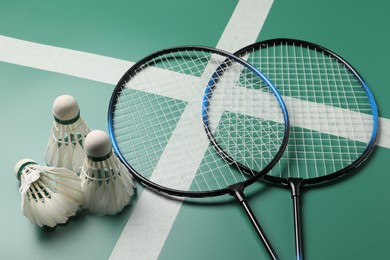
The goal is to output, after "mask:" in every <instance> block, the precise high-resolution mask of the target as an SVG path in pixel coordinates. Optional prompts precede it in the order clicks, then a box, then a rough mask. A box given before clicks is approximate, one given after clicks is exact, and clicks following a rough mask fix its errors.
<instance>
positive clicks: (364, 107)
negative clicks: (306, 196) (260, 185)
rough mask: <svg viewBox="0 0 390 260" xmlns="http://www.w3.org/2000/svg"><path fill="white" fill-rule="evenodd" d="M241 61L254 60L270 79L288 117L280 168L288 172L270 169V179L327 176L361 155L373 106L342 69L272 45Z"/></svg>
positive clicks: (309, 52) (303, 50) (319, 55)
mask: <svg viewBox="0 0 390 260" xmlns="http://www.w3.org/2000/svg"><path fill="white" fill-rule="evenodd" d="M249 52H251V51H249ZM245 55H249V56H256V57H258V58H257V59H256V60H254V59H252V60H254V61H255V63H254V65H255V66H256V67H258V68H259V69H260V70H261V71H263V72H264V74H265V75H268V76H270V77H271V80H272V81H274V83H275V85H276V87H277V89H278V90H279V91H280V93H281V94H282V96H283V99H284V101H285V103H286V106H287V109H288V111H289V116H290V122H291V126H292V127H291V133H290V141H289V145H288V148H287V151H286V153H285V154H284V156H283V157H282V159H281V160H280V162H279V164H283V165H287V167H286V168H287V169H283V168H284V167H282V166H281V165H280V166H279V167H274V169H273V170H272V171H271V175H274V176H285V177H303V178H313V177H318V176H324V175H328V174H331V173H333V172H335V171H337V170H340V169H342V168H344V167H346V166H347V165H349V164H350V163H352V162H353V161H355V160H356V159H357V158H358V157H359V156H360V155H361V154H362V153H363V152H364V151H365V148H366V147H367V144H368V142H369V141H370V138H371V133H372V130H373V119H372V114H371V113H372V111H371V106H370V103H369V100H368V97H367V95H366V93H365V91H364V90H363V88H362V86H361V85H360V83H359V81H358V80H357V79H356V78H354V76H353V74H352V73H351V72H350V71H349V70H348V69H347V68H346V66H344V64H342V63H340V62H339V61H338V60H336V59H335V58H333V57H331V56H329V55H327V54H325V53H324V52H321V51H318V50H314V49H311V48H308V47H306V46H302V45H300V44H299V46H298V45H290V44H288V43H280V45H278V44H275V43H274V44H272V45H269V46H263V47H259V48H258V49H256V50H252V52H251V53H248V52H247V53H245ZM284 61H285V63H284ZM282 171H283V172H282Z"/></svg>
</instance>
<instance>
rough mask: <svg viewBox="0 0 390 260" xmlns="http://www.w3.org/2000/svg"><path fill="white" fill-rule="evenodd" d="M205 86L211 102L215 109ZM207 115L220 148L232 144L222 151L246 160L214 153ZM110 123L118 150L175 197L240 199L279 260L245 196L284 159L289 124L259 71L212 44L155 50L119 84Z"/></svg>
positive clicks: (141, 175)
mask: <svg viewBox="0 0 390 260" xmlns="http://www.w3.org/2000/svg"><path fill="white" fill-rule="evenodd" d="M205 89H208V91H209V93H208V96H210V97H212V99H210V100H209V101H210V102H209V103H208V104H206V103H205V102H204V97H205ZM211 92H212V93H213V94H212V95H210V94H211ZM206 107H207V111H205V108H206ZM202 111H203V113H202ZM206 118H208V119H209V121H208V122H209V126H208V128H210V127H211V128H212V129H211V130H210V133H211V132H212V133H213V134H214V135H215V136H218V137H220V138H221V139H220V140H219V142H220V145H222V144H228V143H229V150H227V149H226V147H224V149H223V151H228V152H231V153H233V152H234V153H236V155H238V154H241V155H240V156H237V157H235V155H233V154H231V157H230V158H231V159H230V160H226V158H227V157H226V156H221V154H223V153H220V151H219V150H216V149H214V147H213V145H211V144H210V140H209V139H208V138H207V135H206V133H205V130H204V120H205V119H206ZM108 123H109V134H110V137H111V141H112V144H113V149H114V151H115V153H117V154H118V156H119V158H120V159H121V161H122V162H123V163H124V164H125V165H126V167H127V168H128V169H129V171H130V172H131V173H132V174H133V176H134V177H135V178H136V179H137V180H139V181H140V182H142V183H143V184H144V185H145V186H147V187H149V188H151V189H153V190H156V191H158V192H162V193H165V194H169V195H174V196H184V197H197V198H201V197H210V196H220V195H224V194H231V195H233V196H234V197H235V198H236V199H237V200H238V201H239V202H240V204H241V205H242V207H243V208H244V209H245V212H246V214H247V215H248V217H249V219H250V221H251V223H252V224H253V226H254V228H255V230H256V232H257V234H258V236H259V237H260V239H261V241H262V242H263V243H264V245H265V247H266V249H267V253H268V254H269V255H270V256H271V257H272V258H273V259H277V255H276V253H275V251H274V249H273V248H272V246H271V244H270V242H269V241H268V239H267V237H266V236H265V235H264V232H263V230H262V229H261V227H260V225H259V223H258V221H257V219H256V217H255V215H254V214H253V212H252V210H251V209H250V207H249V204H248V202H247V200H246V198H245V196H244V193H243V191H244V189H245V187H247V186H248V185H251V184H253V183H256V182H257V181H258V180H259V179H260V178H262V177H263V176H264V175H265V174H266V173H267V172H268V171H269V170H270V169H271V168H272V167H273V166H274V165H275V164H276V162H277V161H278V159H279V158H280V157H281V156H282V154H283V152H284V150H285V148H286V145H287V141H288V132H289V121H288V114H287V110H286V106H285V104H284V102H283V100H282V98H281V97H280V95H279V94H278V92H277V91H276V89H275V87H274V86H273V85H272V84H271V82H270V81H269V80H268V79H267V78H266V77H265V76H264V75H263V74H261V73H260V72H259V71H258V70H257V69H256V68H254V67H253V66H252V65H250V64H249V63H247V62H246V61H244V60H242V59H240V58H238V57H236V56H234V55H232V54H229V53H227V52H224V51H221V50H217V49H213V48H208V47H199V46H182V47H177V48H170V49H165V50H162V51H159V52H156V53H154V54H151V55H149V56H147V57H145V58H144V59H142V60H140V61H139V62H137V63H136V64H135V65H134V66H133V67H131V68H130V69H129V70H128V71H127V72H126V73H125V74H124V76H123V77H122V78H121V80H120V81H119V82H118V84H117V86H116V88H115V90H114V92H113V94H112V97H111V102H110V105H109V113H108ZM249 147H250V149H248V148H249ZM232 159H233V160H232ZM227 161H228V163H227ZM243 166H246V169H244V168H243ZM248 169H251V171H249V170H248ZM244 171H245V172H244ZM248 173H249V174H248Z"/></svg>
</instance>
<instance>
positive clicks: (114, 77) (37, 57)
mask: <svg viewBox="0 0 390 260" xmlns="http://www.w3.org/2000/svg"><path fill="white" fill-rule="evenodd" d="M0 61H4V62H8V63H13V64H17V65H22V66H26V67H32V68H36V69H42V70H47V71H52V72H58V73H62V74H66V75H71V76H75V77H80V78H84V79H90V80H94V81H99V82H104V83H108V84H116V83H117V82H118V81H119V79H120V78H121V77H122V75H123V74H124V73H125V72H126V71H127V70H128V69H129V68H130V67H131V66H132V65H133V64H134V62H130V61H125V60H120V59H114V58H110V57H105V56H101V55H97V54H92V53H86V52H81V51H75V50H70V49H64V48H59V47H54V46H48V45H44V44H39V43H34V42H28V41H24V40H19V39H15V38H10V37H6V36H2V35H0Z"/></svg>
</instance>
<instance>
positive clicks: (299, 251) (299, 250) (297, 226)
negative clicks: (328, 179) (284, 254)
mask: <svg viewBox="0 0 390 260" xmlns="http://www.w3.org/2000/svg"><path fill="white" fill-rule="evenodd" d="M301 182H302V180H301V179H291V180H290V187H291V198H292V200H293V209H294V235H295V255H296V259H297V260H302V259H303V243H302V230H301V229H302V227H301V226H302V225H301V223H302V220H301V207H300V196H301V195H300V186H301Z"/></svg>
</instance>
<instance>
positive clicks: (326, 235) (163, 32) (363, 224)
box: [0, 0, 390, 260]
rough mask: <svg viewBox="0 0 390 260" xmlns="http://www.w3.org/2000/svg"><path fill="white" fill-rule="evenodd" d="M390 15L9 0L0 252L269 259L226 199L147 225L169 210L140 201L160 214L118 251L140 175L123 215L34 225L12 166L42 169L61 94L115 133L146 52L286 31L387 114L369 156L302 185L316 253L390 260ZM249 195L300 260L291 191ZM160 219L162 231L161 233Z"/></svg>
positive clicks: (256, 0)
mask: <svg viewBox="0 0 390 260" xmlns="http://www.w3.org/2000/svg"><path fill="white" fill-rule="evenodd" d="M388 10H390V3H389V2H386V1H374V2H372V3H368V2H362V1H352V0H346V1H337V0H328V1H319V0H315V1H313V0H312V1H310V0H302V1H288V0H274V1H272V0H271V1H268V0H241V1H237V0H215V1H208V0H200V1H179V0H168V1H153V2H152V1H124V0H121V1H112V2H111V3H108V2H107V1H101V0H96V1H90V0H87V1H74V0H72V1H66V2H61V3H60V2H57V1H8V0H3V1H1V3H0V89H1V92H2V94H1V96H0V101H1V106H2V109H1V110H2V111H1V118H2V127H1V131H2V132H1V141H2V149H1V151H0V165H1V172H2V176H3V179H2V182H3V184H2V189H1V190H0V194H1V197H2V200H1V202H0V209H1V215H0V216H1V217H0V220H1V221H0V230H1V232H0V259H52V258H55V259H58V260H59V259H109V258H110V256H111V259H154V258H158V259H161V260H168V259H169V260H175V259H268V255H267V253H266V251H265V250H264V248H263V246H262V244H261V243H260V241H259V239H258V237H257V236H256V233H255V232H254V230H253V229H252V227H251V225H250V223H249V222H248V220H247V217H246V216H245V213H244V212H243V211H242V209H241V208H240V207H239V206H238V205H237V203H236V202H235V200H234V198H232V197H229V196H225V197H221V198H217V199H216V198H214V199H202V200H201V199H186V200H185V201H184V202H183V203H182V204H180V202H177V203H179V206H178V209H179V210H178V214H177V215H175V214H173V215H170V216H173V218H172V217H170V218H169V219H168V217H169V216H168V217H166V219H164V222H161V223H150V222H153V219H154V216H155V219H156V221H157V222H158V221H161V219H162V217H161V216H160V215H161V214H160V215H159V211H158V210H153V209H148V206H149V205H145V204H143V205H142V208H143V211H139V212H141V213H142V212H148V213H150V214H148V216H145V219H149V220H152V221H150V222H146V221H145V222H142V223H141V224H139V225H136V226H130V228H129V229H128V232H127V233H126V234H127V238H126V239H127V240H126V241H125V244H126V243H129V245H130V244H131V247H130V248H131V249H132V252H131V254H130V253H129V254H127V253H126V251H123V248H122V249H121V248H120V247H118V246H117V247H116V245H117V242H118V241H122V244H123V241H124V240H123V237H121V234H122V232H123V230H124V229H125V226H126V223H127V222H128V220H129V219H131V218H132V217H134V214H132V213H136V210H138V209H137V206H140V207H141V205H137V203H138V202H140V201H143V200H142V197H143V196H144V195H145V193H146V192H145V190H144V189H143V187H142V185H141V184H140V183H138V185H137V186H138V195H137V198H136V200H135V201H134V202H133V204H132V205H130V206H128V207H126V208H125V210H124V211H123V212H121V213H120V214H118V215H115V216H104V217H99V216H95V215H93V214H91V213H88V212H84V211H80V212H79V214H77V216H75V217H73V218H71V219H70V220H69V222H68V223H67V224H65V225H59V226H57V227H56V228H54V229H50V228H39V227H36V226H33V225H31V224H30V222H29V221H28V220H27V219H26V218H25V217H24V216H23V215H22V213H21V210H20V203H21V200H20V195H19V192H18V189H19V182H18V180H17V179H16V178H15V176H14V174H13V167H14V165H15V163H16V162H17V161H18V160H20V159H22V158H26V157H27V158H32V159H35V160H36V161H37V162H39V163H41V164H43V163H44V155H43V152H44V149H45V146H46V143H47V140H48V137H49V133H50V128H51V126H52V121H53V118H52V115H51V107H52V102H53V101H54V99H55V98H56V97H57V96H59V95H62V94H70V95H73V96H74V97H75V98H76V99H77V100H78V102H79V105H80V109H81V116H82V117H83V118H84V119H85V120H86V121H87V123H88V125H89V126H90V127H91V128H92V129H101V130H105V131H107V119H106V118H107V109H108V104H109V100H110V97H111V93H112V91H113V89H114V87H115V84H116V83H117V81H119V79H120V77H121V75H122V74H123V73H124V72H125V71H126V70H127V69H128V68H129V67H130V66H131V65H132V64H133V63H134V62H136V61H138V60H139V59H141V58H142V57H144V56H146V55H149V54H150V53H152V52H155V51H158V50H160V49H164V48H168V47H174V46H179V45H205V46H211V47H220V48H224V49H226V50H227V51H231V52H233V51H235V50H238V49H240V48H241V47H244V46H243V45H241V44H243V43H246V44H249V43H252V42H254V41H256V40H265V39H271V38H279V37H283V38H297V39H301V40H307V41H312V42H315V43H318V44H320V45H323V46H326V47H327V48H329V49H331V50H333V51H335V52H336V53H338V54H339V55H340V56H342V57H344V58H345V59H346V60H347V61H348V62H350V63H351V64H352V65H353V66H354V67H355V68H356V69H357V70H358V71H359V72H360V74H361V75H362V76H363V77H364V79H365V80H366V81H367V83H368V85H369V86H370V88H371V90H372V92H373V94H374V96H375V99H376V102H377V104H378V107H379V115H380V117H381V119H380V123H381V127H380V136H379V140H378V145H377V147H376V148H375V150H374V152H373V153H372V155H371V156H370V158H369V160H367V161H366V162H365V163H364V164H363V165H362V166H361V167H360V168H359V169H357V170H355V171H354V172H353V173H352V174H351V175H350V177H347V178H344V179H340V180H337V181H335V182H332V183H330V184H329V185H322V186H318V187H311V188H310V189H305V190H303V199H302V220H303V233H304V244H305V256H306V259H362V260H363V259H389V258H390V251H389V250H388V246H389V245H390V225H389V220H390V203H389V202H390V188H389V183H390V174H389V171H388V169H387V168H386V161H387V160H389V158H390V145H389V143H390V129H389V127H390V123H388V122H389V119H390V102H388V100H390V90H389V88H388V86H387V84H388V83H387V80H386V78H387V75H388V68H389V65H388V63H387V61H388V60H390V52H389V51H388V46H389V45H390V34H389V33H387V32H388V25H389V22H390V18H389V16H388ZM234 17H235V18H234ZM262 17H263V20H264V19H265V21H264V24H262ZM231 18H232V19H231ZM233 18H234V19H233ZM229 21H230V23H229ZM251 21H254V23H252V22H251ZM237 22H238V24H237ZM246 36H248V37H246ZM247 195H248V197H249V202H250V204H251V206H252V207H253V211H254V212H255V214H256V215H257V217H258V218H259V220H260V222H261V225H262V227H263V229H264V231H265V233H266V234H267V235H268V237H269V240H270V241H271V243H272V244H273V246H274V248H275V250H276V251H277V253H278V255H279V256H280V258H281V259H294V258H295V252H294V236H293V234H294V226H293V215H292V213H293V212H292V202H291V198H290V191H289V190H288V189H286V188H283V187H278V186H271V185H268V184H265V183H261V182H259V183H258V184H255V185H252V186H250V187H249V188H248V189H247ZM171 202H172V201H171ZM175 203H176V202H175ZM150 206H151V207H152V206H153V205H150ZM160 206H161V207H164V205H160ZM139 212H138V213H137V214H138V215H137V216H138V217H139V218H140V219H142V215H141V216H139V214H140V213H139ZM149 224H150V225H149ZM156 225H157V226H164V227H165V228H163V229H162V230H163V231H161V230H160V229H156V230H153V228H154V227H155V226H156ZM131 228H134V234H135V235H134V236H130V237H129V234H131V233H132V229H131ZM136 230H137V231H136ZM161 232H166V233H165V234H163V233H161ZM136 234H145V235H144V236H139V235H136ZM157 237H158V238H159V239H157ZM115 248H116V249H115ZM124 252H125V253H124ZM150 252H157V253H154V254H151V253H150ZM133 253H134V254H133Z"/></svg>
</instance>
